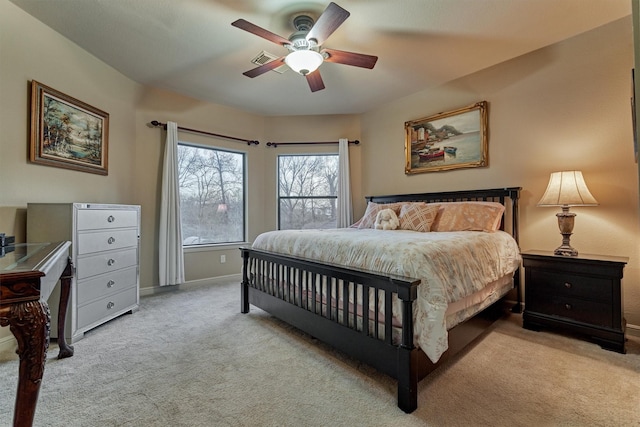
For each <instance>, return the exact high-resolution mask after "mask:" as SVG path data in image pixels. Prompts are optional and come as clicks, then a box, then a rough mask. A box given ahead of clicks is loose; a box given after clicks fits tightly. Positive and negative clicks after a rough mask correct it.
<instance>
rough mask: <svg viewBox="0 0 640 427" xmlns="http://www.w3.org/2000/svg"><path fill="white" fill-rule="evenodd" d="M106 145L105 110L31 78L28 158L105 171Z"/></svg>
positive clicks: (102, 172) (65, 166)
mask: <svg viewBox="0 0 640 427" xmlns="http://www.w3.org/2000/svg"><path fill="white" fill-rule="evenodd" d="M108 148H109V114H108V113H105V112H104V111H101V110H99V109H97V108H95V107H92V106H90V105H88V104H86V103H84V102H82V101H79V100H77V99H75V98H72V97H70V96H69V95H65V94H64V93H62V92H59V91H57V90H55V89H52V88H50V87H48V86H45V85H43V84H42V83H39V82H37V81H35V80H33V81H32V82H31V140H30V143H29V160H30V161H31V162H33V163H37V164H42V165H47V166H56V167H60V168H66V169H73V170H77V171H82V172H90V173H95V174H100V175H107V173H108Z"/></svg>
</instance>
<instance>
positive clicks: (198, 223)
mask: <svg viewBox="0 0 640 427" xmlns="http://www.w3.org/2000/svg"><path fill="white" fill-rule="evenodd" d="M244 170H245V155H244V154H243V153H237V152H232V151H226V150H220V149H217V148H211V147H206V146H196V145H190V144H186V143H184V142H180V143H178V182H179V186H180V188H179V191H180V215H181V217H182V238H183V241H182V244H183V245H184V246H190V245H206V244H215V243H233V242H243V241H245V218H244V217H245V173H244Z"/></svg>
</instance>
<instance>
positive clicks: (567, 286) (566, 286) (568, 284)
mask: <svg viewBox="0 0 640 427" xmlns="http://www.w3.org/2000/svg"><path fill="white" fill-rule="evenodd" d="M571 286H572V285H571V283H569V282H564V287H565V288H567V289H571Z"/></svg>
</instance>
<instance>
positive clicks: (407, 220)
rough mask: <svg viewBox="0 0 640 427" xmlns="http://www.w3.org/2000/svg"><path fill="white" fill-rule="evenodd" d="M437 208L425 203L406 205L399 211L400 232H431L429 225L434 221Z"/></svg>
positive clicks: (434, 205) (435, 205)
mask: <svg viewBox="0 0 640 427" xmlns="http://www.w3.org/2000/svg"><path fill="white" fill-rule="evenodd" d="M438 209H439V206H438V205H437V204H427V203H406V204H404V205H402V208H401V209H400V215H399V216H398V219H399V220H400V229H401V230H413V231H423V232H428V231H431V224H433V221H434V220H435V219H436V215H437V214H438Z"/></svg>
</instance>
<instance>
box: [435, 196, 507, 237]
mask: <svg viewBox="0 0 640 427" xmlns="http://www.w3.org/2000/svg"><path fill="white" fill-rule="evenodd" d="M439 205H440V210H439V212H438V216H437V217H436V219H435V221H434V222H433V224H432V225H431V231H487V232H492V231H496V230H497V229H498V228H499V227H500V222H501V220H502V214H503V213H504V209H505V208H504V205H502V204H500V203H497V202H448V203H439Z"/></svg>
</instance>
